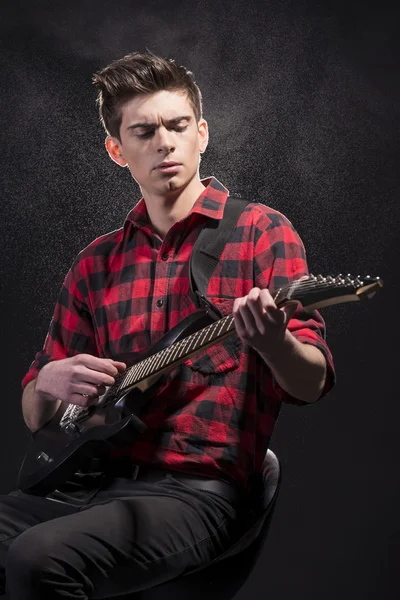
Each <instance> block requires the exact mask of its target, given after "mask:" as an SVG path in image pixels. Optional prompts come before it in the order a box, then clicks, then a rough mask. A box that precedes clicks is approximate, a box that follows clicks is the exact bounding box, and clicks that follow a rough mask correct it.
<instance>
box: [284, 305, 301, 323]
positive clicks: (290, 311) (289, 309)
mask: <svg viewBox="0 0 400 600" xmlns="http://www.w3.org/2000/svg"><path fill="white" fill-rule="evenodd" d="M298 306H299V302H298V301H297V300H291V301H290V302H289V303H288V304H285V306H283V307H282V308H281V312H283V313H285V315H286V324H287V323H289V321H290V319H291V318H292V317H293V315H294V314H295V312H296V310H297V308H298Z"/></svg>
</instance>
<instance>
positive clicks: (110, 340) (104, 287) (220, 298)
mask: <svg viewBox="0 0 400 600" xmlns="http://www.w3.org/2000/svg"><path fill="white" fill-rule="evenodd" d="M203 183H204V184H205V185H207V187H206V188H205V190H204V192H203V193H202V194H201V196H200V197H199V198H198V199H197V201H196V202H195V204H194V206H193V208H192V210H191V211H190V213H189V214H188V215H187V216H186V217H185V218H184V219H182V220H181V221H179V222H177V223H175V224H174V225H173V226H172V227H171V229H170V230H169V231H168V233H167V235H166V236H165V239H164V240H161V239H160V238H159V237H158V236H157V235H155V234H154V233H153V232H152V230H151V228H150V226H149V221H148V216H147V210H146V205H145V202H144V200H143V199H142V200H141V201H140V202H139V203H138V204H137V206H136V207H135V208H134V209H133V210H132V211H131V212H130V213H129V214H128V216H127V218H126V221H125V223H124V226H123V227H122V228H121V229H117V230H116V231H113V232H111V233H108V234H106V235H103V236H101V237H99V238H97V239H96V240H94V241H93V242H92V243H91V244H90V245H89V246H88V247H87V248H85V249H84V250H83V251H82V252H80V253H79V255H78V256H77V258H76V259H75V261H74V263H73V265H72V266H71V269H70V270H69V272H68V274H67V276H66V278H65V281H64V284H63V286H62V289H61V292H60V295H59V298H58V302H57V304H56V307H55V310H54V315H53V318H52V321H51V324H50V328H49V332H48V335H47V337H46V340H45V343H44V348H43V350H41V351H40V352H38V354H37V355H36V357H35V360H34V361H33V363H32V365H31V367H30V370H29V371H28V373H27V374H26V375H25V377H24V379H23V382H22V385H23V386H25V385H26V384H27V383H28V382H29V381H31V380H32V379H34V378H35V377H36V376H37V374H38V371H39V369H40V368H42V367H43V366H44V365H45V364H46V363H47V362H48V361H50V360H58V359H62V358H66V357H69V356H74V355H75V354H78V353H83V352H84V353H88V354H92V355H95V356H99V357H108V358H114V359H118V358H119V357H121V356H122V355H125V354H126V353H130V352H132V353H134V352H137V351H142V350H145V349H148V348H149V347H150V346H152V345H153V344H155V343H156V342H157V341H158V340H159V339H160V338H161V337H162V336H163V335H164V334H165V333H167V332H168V331H169V330H170V329H171V328H172V327H174V326H175V325H177V324H178V323H179V322H180V321H181V320H182V319H183V318H184V317H186V316H187V315H189V314H190V313H192V312H193V311H194V310H195V309H196V306H195V304H194V302H193V300H192V297H191V295H190V294H189V290H190V284H189V278H188V275H189V257H190V253H191V250H192V248H193V244H194V242H195V241H196V238H197V236H198V234H199V232H200V230H201V228H202V226H203V225H204V223H205V221H206V220H207V218H212V219H222V217H223V212H224V206H225V202H226V201H227V198H228V191H227V190H226V189H225V188H224V187H223V186H222V185H221V184H220V183H219V182H218V181H217V180H216V179H214V178H211V179H210V180H207V181H204V182H203ZM228 201H229V200H228ZM307 273H308V269H307V263H306V257H305V251H304V247H303V244H302V242H301V240H300V238H299V236H298V234H297V233H296V231H295V230H294V229H293V227H292V225H291V223H290V222H289V221H288V220H287V219H286V218H285V217H284V216H283V215H282V214H281V213H279V212H278V211H276V210H273V209H272V208H269V207H267V206H265V205H264V204H258V203H251V204H249V205H248V206H247V207H246V208H245V210H244V211H243V213H242V214H241V216H240V218H239V221H238V223H237V225H236V228H235V230H234V232H233V235H232V237H231V239H230V242H229V243H228V244H227V245H226V247H225V249H224V251H223V254H222V257H221V260H220V262H219V264H218V265H217V268H216V270H215V271H214V273H213V276H212V278H211V279H210V282H209V286H208V291H207V298H208V300H210V301H211V302H212V303H213V304H215V305H216V306H217V307H218V308H219V310H220V311H221V313H222V314H224V315H225V314H229V313H231V312H232V308H233V301H234V299H235V298H238V297H241V296H245V295H246V294H248V293H249V291H250V290H251V289H252V288H253V287H255V286H257V287H259V288H269V289H270V291H273V290H276V289H278V288H279V287H281V286H282V285H284V284H286V283H288V282H290V281H292V280H294V279H298V278H299V277H301V276H302V275H306V274H307ZM288 327H289V330H290V331H291V332H292V334H293V335H294V336H296V337H297V338H298V339H299V340H300V341H302V342H305V343H308V344H312V345H314V346H317V347H318V348H319V349H320V350H322V352H323V353H324V355H325V357H326V360H327V365H328V374H327V381H326V385H325V389H324V392H323V394H322V395H324V394H325V393H327V391H328V390H329V389H330V388H331V387H332V385H333V383H334V379H335V376H334V367H333V362H332V357H331V354H330V351H329V348H328V346H327V345H326V343H325V341H324V331H325V324H324V321H323V319H322V317H321V315H320V314H319V313H318V312H317V311H314V312H313V313H311V315H310V314H307V313H305V311H302V310H299V311H298V312H297V313H296V314H295V315H294V317H293V318H292V319H291V320H290V322H289V325H288ZM282 401H284V402H292V403H297V404H303V402H300V401H298V400H296V399H294V398H291V397H290V396H289V395H288V394H287V393H286V392H284V391H283V390H282V389H281V388H280V386H279V385H278V384H277V382H276V380H275V379H274V377H273V376H272V375H271V372H270V370H269V368H268V367H267V365H266V364H265V363H264V362H263V360H262V359H261V357H260V356H259V355H258V353H257V352H256V351H254V350H253V349H251V348H250V347H248V346H244V345H242V343H241V342H240V340H239V338H238V337H237V336H232V337H231V338H228V339H227V340H226V341H225V342H223V343H219V344H216V345H215V346H213V347H211V348H210V349H208V350H207V351H205V352H204V354H202V355H201V356H200V357H195V358H193V360H190V359H189V360H187V361H186V362H185V363H184V364H183V365H180V366H178V367H175V368H174V369H173V370H172V371H171V372H170V373H169V376H168V378H167V380H166V381H164V382H163V384H162V386H161V387H160V388H159V389H158V390H157V392H156V393H155V394H154V395H153V397H152V399H151V401H150V403H149V404H148V405H147V406H146V407H145V408H144V411H143V413H141V418H142V420H143V421H144V423H145V424H146V425H147V427H148V429H147V430H146V431H145V432H144V433H143V434H141V435H140V436H139V439H138V440H137V441H136V442H134V443H133V444H132V446H130V447H127V448H123V449H120V450H119V451H117V450H115V451H114V453H115V455H120V454H128V455H129V456H131V458H132V461H133V462H134V463H136V464H148V465H149V464H150V465H153V466H157V467H158V468H170V469H174V470H178V471H184V472H185V471H186V472H189V473H191V474H193V475H195V474H197V475H205V476H208V477H222V478H225V479H228V480H230V481H232V480H233V481H235V482H236V483H238V484H239V485H241V486H245V485H246V482H247V478H248V476H249V475H250V474H252V473H253V472H259V470H260V468H261V465H262V462H263V459H264V456H265V453H266V450H267V447H268V445H269V441H270V438H271V435H272V432H273V429H274V425H275V422H276V419H277V417H278V413H279V410H280V408H281V404H282Z"/></svg>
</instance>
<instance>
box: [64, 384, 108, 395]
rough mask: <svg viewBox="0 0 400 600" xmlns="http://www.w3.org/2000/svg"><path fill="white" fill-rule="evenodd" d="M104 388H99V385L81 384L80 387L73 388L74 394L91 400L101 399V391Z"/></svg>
mask: <svg viewBox="0 0 400 600" xmlns="http://www.w3.org/2000/svg"><path fill="white" fill-rule="evenodd" d="M101 387H102V386H100V387H98V386H97V385H91V384H90V383H85V382H83V383H80V384H78V385H74V386H73V387H72V388H71V391H72V393H73V394H81V395H82V396H86V397H89V398H94V397H99V396H100V389H101Z"/></svg>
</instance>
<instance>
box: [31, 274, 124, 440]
mask: <svg viewBox="0 0 400 600" xmlns="http://www.w3.org/2000/svg"><path fill="white" fill-rule="evenodd" d="M80 278H81V277H80V276H79V273H78V271H77V269H76V270H75V271H74V269H73V268H71V269H70V271H69V272H68V274H67V276H66V278H65V280H64V283H63V286H62V288H61V291H60V294H59V298H58V301H57V303H56V306H55V309H54V314H53V318H52V320H51V323H50V327H49V331H48V334H47V336H46V339H45V343H44V347H43V349H42V350H40V352H38V353H37V354H36V357H35V360H34V361H33V363H32V365H31V367H30V369H29V371H28V373H27V374H26V375H25V377H24V379H23V381H22V385H23V387H24V392H23V395H22V414H23V418H24V421H25V423H26V425H27V426H28V428H29V429H30V430H31V431H37V430H38V429H40V428H41V427H43V425H45V424H46V423H47V422H48V421H50V419H52V417H53V416H54V415H55V413H56V412H57V410H58V409H59V407H60V405H61V402H67V403H70V404H79V405H81V406H88V405H89V404H93V403H95V402H97V400H98V397H99V396H100V395H102V394H103V393H104V392H105V386H107V385H113V383H115V379H114V377H115V375H116V374H117V373H118V371H122V370H124V369H126V365H125V363H122V362H118V361H114V360H112V359H110V358H99V357H98V356H96V355H97V354H98V350H97V345H96V341H95V334H94V327H93V322H92V318H91V314H90V311H89V309H88V308H87V305H86V302H85V299H84V297H83V296H82V294H81V293H80V291H79V287H78V284H77V281H79V279H80Z"/></svg>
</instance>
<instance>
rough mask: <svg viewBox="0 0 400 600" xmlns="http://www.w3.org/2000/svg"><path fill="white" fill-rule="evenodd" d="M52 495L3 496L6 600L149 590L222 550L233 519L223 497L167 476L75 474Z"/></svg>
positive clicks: (1, 575) (0, 536)
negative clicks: (157, 478)
mask: <svg viewBox="0 0 400 600" xmlns="http://www.w3.org/2000/svg"><path fill="white" fill-rule="evenodd" d="M50 496H51V497H47V498H44V497H43V498H42V497H37V496H32V495H30V494H24V493H22V492H19V491H16V492H11V493H10V494H8V495H3V496H0V593H4V590H6V593H7V596H6V597H7V598H8V599H9V600H28V599H29V600H36V599H37V600H39V598H40V600H44V599H46V598H49V599H50V598H51V599H52V600H56V599H57V598H64V599H65V598H71V599H72V598H74V599H77V598H79V599H86V598H109V597H112V596H117V595H118V594H124V593H126V594H127V593H130V592H135V591H138V590H142V589H145V588H148V587H152V586H154V585H156V584H158V583H162V582H165V581H168V580H170V579H172V578H174V577H176V576H178V575H180V574H182V573H185V572H187V571H191V570H194V569H196V568H198V567H200V566H201V565H205V564H207V563H209V562H210V561H211V560H212V559H213V558H214V557H216V556H218V555H219V554H221V553H222V552H223V550H224V549H225V548H227V547H228V546H229V544H230V536H231V528H232V526H233V527H234V523H235V520H236V509H235V507H234V506H232V505H231V504H230V503H229V502H228V501H227V500H225V499H223V498H221V497H219V496H217V495H215V494H213V493H212V492H206V491H200V490H195V489H193V488H192V487H189V486H188V485H186V484H185V483H183V482H181V481H178V480H176V479H174V478H173V476H171V475H169V474H168V475H166V477H165V478H164V479H162V480H160V481H159V482H156V483H149V482H144V481H134V480H132V479H128V478H125V477H113V476H109V475H106V474H104V473H97V474H85V475H84V474H79V476H78V474H75V475H74V477H73V478H71V480H70V481H69V482H67V483H66V485H65V487H64V488H63V492H62V493H61V492H60V493H58V492H55V493H54V494H52V495H50ZM56 498H59V499H61V500H64V502H60V501H58V500H57V499H56ZM65 501H67V502H68V503H66V502H65Z"/></svg>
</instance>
